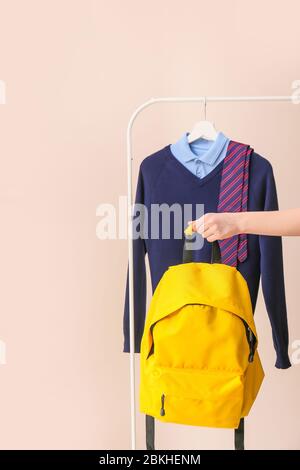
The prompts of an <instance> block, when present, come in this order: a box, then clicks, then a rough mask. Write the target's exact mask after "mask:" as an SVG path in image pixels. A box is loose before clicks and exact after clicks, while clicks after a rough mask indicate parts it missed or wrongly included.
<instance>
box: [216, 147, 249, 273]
mask: <svg viewBox="0 0 300 470" xmlns="http://www.w3.org/2000/svg"><path fill="white" fill-rule="evenodd" d="M252 151H253V149H252V148H251V147H250V146H249V145H246V144H241V143H240V142H235V141H233V140H231V141H230V142H229V145H228V149H227V154H226V156H225V159H224V164H223V170H222V179H221V185H220V194H219V203H218V212H244V211H247V207H248V179H249V161H250V156H251V153H252ZM219 245H220V251H221V258H222V263H224V264H228V265H229V266H237V263H238V261H240V262H242V261H244V260H245V259H246V258H247V235H246V234H241V235H234V236H233V237H230V238H227V239H225V240H219Z"/></svg>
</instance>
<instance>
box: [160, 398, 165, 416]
mask: <svg viewBox="0 0 300 470" xmlns="http://www.w3.org/2000/svg"><path fill="white" fill-rule="evenodd" d="M165 414H166V412H165V395H164V394H162V396H161V409H160V416H165Z"/></svg>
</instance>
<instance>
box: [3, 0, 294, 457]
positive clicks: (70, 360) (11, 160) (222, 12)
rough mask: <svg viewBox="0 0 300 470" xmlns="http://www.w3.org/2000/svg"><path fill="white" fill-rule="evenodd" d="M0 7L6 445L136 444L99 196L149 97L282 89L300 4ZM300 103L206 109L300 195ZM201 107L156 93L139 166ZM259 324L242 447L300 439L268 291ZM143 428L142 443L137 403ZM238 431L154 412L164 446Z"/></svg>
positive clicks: (116, 259)
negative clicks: (158, 100) (257, 370)
mask: <svg viewBox="0 0 300 470" xmlns="http://www.w3.org/2000/svg"><path fill="white" fill-rule="evenodd" d="M0 11H1V14H0V58H1V67H0V79H2V80H5V82H6V93H7V102H6V104H5V105H0V132H1V139H0V154H1V172H0V201H1V231H0V234H1V243H0V259H1V264H0V276H1V279H0V282H1V296H0V339H1V340H2V341H4V342H5V344H6V364H2V365H0V389H1V401H0V416H1V427H0V446H1V448H2V449H18V448H19V449H47V448H50V449H55V448H56V449H76V448H82V449H93V448H94V449H100V448H102V449H117V448H119V449H126V448H129V447H130V434H129V429H130V428H129V423H130V421H129V418H130V411H129V362H128V356H127V355H126V354H123V353H122V347H123V336H122V315H123V300H124V283H125V274H126V272H125V271H126V265H127V243H126V240H109V241H100V240H99V239H97V237H96V232H95V230H96V224H97V222H98V220H99V219H98V218H97V217H96V208H97V206H98V205H99V204H100V203H103V202H108V203H114V204H117V203H118V198H119V195H124V194H125V193H126V161H125V148H126V141H125V132H126V126H127V122H128V119H129V117H130V115H131V113H132V112H133V110H134V109H135V108H136V107H137V106H138V105H140V104H141V103H142V102H144V101H145V100H147V99H149V98H150V97H152V96H155V97H159V96H161V97H163V96H175V95H179V96H194V95H203V94H206V95H245V94H246V95H272V94H275V95H276V94H284V95H288V94H290V93H291V92H292V88H291V86H292V82H293V81H294V80H296V79H300V58H299V53H298V52H299V50H298V49H299V48H298V44H299V39H300V38H299V34H300V33H299V24H298V18H299V13H300V5H299V2H297V1H296V0H286V1H285V2H284V3H282V2H272V1H271V0H265V1H264V2H261V1H258V0H253V1H252V2H246V1H237V0H227V1H226V2H222V1H216V0H214V1H211V2H206V1H203V0H201V1H199V0H190V1H189V0H187V1H186V2H184V3H183V2H179V1H171V0H164V1H163V2H162V1H158V0H153V1H152V2H146V1H137V0H128V1H126V2H124V1H121V0H118V1H117V0H111V1H109V2H105V1H101V0H98V1H97V0H84V1H83V0H76V1H74V0H73V1H71V0H54V1H47V0H44V1H43V2H41V1H38V0H27V1H26V2H21V1H17V0H11V1H10V2H5V1H3V0H2V1H0ZM299 112H300V108H299V107H298V106H296V105H293V104H290V103H266V104H262V103H252V104H251V103H250V104H246V103H240V104H238V103H233V104H230V103H227V104H226V103H224V104H209V105H208V108H207V115H208V118H209V119H213V120H214V122H215V124H216V126H217V128H218V129H222V130H223V131H224V132H225V133H226V134H227V135H229V136H230V137H231V138H232V139H236V140H240V141H242V142H247V143H250V144H251V145H252V146H253V147H254V148H255V150H256V151H257V152H258V153H260V154H261V155H264V156H265V157H267V158H268V159H269V160H270V161H271V162H272V165H273V168H274V172H275V176H276V180H277V186H278V193H279V199H280V206H281V208H288V207H296V206H299V205H300V195H299V184H298V172H299V170H300V164H299V151H300V144H299V139H298V136H299V132H298V126H299ZM202 116H203V109H202V106H200V104H163V105H155V106H152V107H151V108H148V109H147V110H146V111H145V112H144V113H143V114H142V115H141V116H140V117H139V118H138V120H137V121H136V123H135V125H134V131H133V138H134V168H135V171H134V177H135V178H136V173H137V169H138V165H139V163H140V162H141V160H142V159H143V158H144V157H145V156H147V155H149V154H150V153H152V152H154V151H156V150H158V149H159V148H161V147H163V146H164V145H166V144H167V143H171V142H174V141H175V140H177V139H178V138H179V137H180V136H181V134H182V132H183V131H186V130H190V129H191V127H192V126H193V124H194V122H195V121H196V120H199V119H201V118H202ZM134 184H135V183H134ZM112 253H113V256H112ZM284 254H285V275H286V292H287V299H288V310H289V324H290V339H291V343H292V342H293V341H294V340H296V339H297V338H300V320H299V315H298V288H299V287H298V284H299V283H298V278H299V265H300V255H299V239H298V238H294V239H285V240H284ZM256 321H257V323H258V329H259V331H260V337H261V344H260V346H261V348H260V349H261V355H262V360H263V363H264V368H265V372H266V379H265V382H264V385H263V388H262V391H261V394H260V396H259V398H258V400H257V402H256V404H255V407H254V408H253V412H252V413H251V416H250V417H249V419H247V435H246V446H247V448H249V449H255V448H256V449H300V440H299V432H298V423H299V418H300V410H299V402H298V394H299V393H298V390H299V385H300V381H299V370H300V365H295V366H294V367H293V368H291V369H289V370H286V371H280V370H276V369H275V368H274V361H275V356H274V350H273V347H272V341H271V330H270V326H269V322H268V320H267V315H266V312H265V307H264V304H263V301H262V300H261V299H260V300H259V303H258V307H257V311H256ZM291 352H292V350H291ZM138 365H139V359H138V358H137V369H138ZM137 378H138V370H137ZM137 428H138V448H144V417H143V416H142V415H140V414H139V413H138V419H137ZM232 442H233V441H232V432H231V431H228V430H214V429H204V428H203V429H202V428H196V427H186V426H178V425H168V424H161V423H159V424H158V426H157V448H161V449H166V448H170V449H179V448H180V449H215V448H219V449H230V448H232Z"/></svg>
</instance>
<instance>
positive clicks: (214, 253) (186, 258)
mask: <svg viewBox="0 0 300 470" xmlns="http://www.w3.org/2000/svg"><path fill="white" fill-rule="evenodd" d="M188 240H189V234H187V233H186V232H185V236H184V245H183V254H182V262H183V263H192V262H193V250H189V249H187V243H188ZM210 262H211V263H222V257H221V250H220V246H219V243H218V241H217V240H215V241H214V242H212V243H211V259H210Z"/></svg>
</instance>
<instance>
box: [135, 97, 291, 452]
mask: <svg viewBox="0 0 300 470" xmlns="http://www.w3.org/2000/svg"><path fill="white" fill-rule="evenodd" d="M294 100H295V101H294ZM242 101H245V102H251V101H261V102H267V101H289V102H292V103H293V102H295V103H297V101H296V97H295V96H292V95H291V96H195V97H165V98H150V99H149V100H148V101H145V102H144V103H143V104H141V105H140V106H138V107H137V108H136V109H135V111H134V112H133V114H132V115H131V117H130V119H129V122H128V126H127V133H126V148H127V221H128V230H127V239H128V260H129V261H128V281H129V341H130V353H129V367H130V417H131V449H132V450H135V449H136V409H135V403H136V397H135V355H134V286H133V243H132V215H133V207H132V204H133V197H132V161H133V158H132V126H133V123H134V121H135V119H136V118H137V116H138V115H139V114H140V113H141V112H142V111H143V110H144V109H145V108H147V107H148V106H151V105H152V104H155V103H197V102H200V103H203V104H204V112H205V114H206V104H207V103H209V102H211V103H213V102H215V103H218V102H242Z"/></svg>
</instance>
